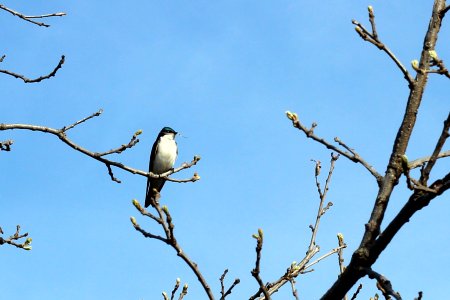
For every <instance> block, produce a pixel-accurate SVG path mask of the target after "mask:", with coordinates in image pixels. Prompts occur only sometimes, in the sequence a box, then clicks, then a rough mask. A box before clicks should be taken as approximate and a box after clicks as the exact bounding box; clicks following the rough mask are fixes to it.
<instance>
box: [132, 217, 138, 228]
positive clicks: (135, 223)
mask: <svg viewBox="0 0 450 300" xmlns="http://www.w3.org/2000/svg"><path fill="white" fill-rule="evenodd" d="M130 221H131V223H133V225H134V226H137V222H136V218H135V217H130Z"/></svg>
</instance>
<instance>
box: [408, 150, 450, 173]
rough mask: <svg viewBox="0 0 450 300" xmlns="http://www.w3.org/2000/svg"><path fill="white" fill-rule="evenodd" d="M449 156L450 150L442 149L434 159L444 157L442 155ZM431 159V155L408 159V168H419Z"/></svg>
mask: <svg viewBox="0 0 450 300" xmlns="http://www.w3.org/2000/svg"><path fill="white" fill-rule="evenodd" d="M449 156H450V150H446V151H443V152H441V153H439V154H438V155H437V157H436V159H440V158H444V157H449ZM430 159H431V156H426V157H422V158H418V159H415V160H413V161H410V162H409V163H408V168H409V169H410V170H412V169H415V168H419V167H422V166H424V165H425V163H427V162H429V161H430Z"/></svg>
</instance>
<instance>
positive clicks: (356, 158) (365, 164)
mask: <svg viewBox="0 0 450 300" xmlns="http://www.w3.org/2000/svg"><path fill="white" fill-rule="evenodd" d="M286 116H287V117H288V119H289V120H291V121H292V125H293V126H294V127H295V128H297V129H299V130H300V131H302V132H304V133H305V135H306V137H307V138H310V139H312V140H314V141H316V142H318V143H320V144H322V145H324V146H325V147H326V148H327V149H331V150H333V151H335V152H337V153H339V154H340V155H342V156H344V157H346V158H348V159H349V160H350V161H352V162H354V163H360V164H361V165H362V166H363V167H364V168H366V169H367V171H369V172H370V174H372V176H374V177H375V179H376V180H377V183H378V185H380V184H381V180H382V178H383V176H381V174H380V173H378V172H377V170H375V168H374V167H373V166H371V165H370V164H369V163H368V162H366V161H365V160H364V159H363V158H362V157H361V156H360V155H357V153H356V152H355V151H354V150H352V151H351V152H348V151H344V150H342V149H340V148H338V147H336V146H334V145H332V144H330V143H329V142H327V141H326V140H324V139H323V138H320V137H318V136H317V135H315V134H314V128H315V127H317V124H315V123H314V124H313V126H312V127H311V128H310V129H308V128H306V127H305V126H304V125H303V124H302V123H301V122H300V120H299V118H298V115H297V114H296V113H291V112H290V111H287V112H286ZM314 125H315V126H314ZM335 141H336V142H337V143H338V144H340V145H341V146H342V147H344V148H346V149H350V148H349V147H348V146H346V145H345V144H344V143H343V142H342V141H341V140H340V139H339V138H335Z"/></svg>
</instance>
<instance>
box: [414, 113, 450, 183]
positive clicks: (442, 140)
mask: <svg viewBox="0 0 450 300" xmlns="http://www.w3.org/2000/svg"><path fill="white" fill-rule="evenodd" d="M449 129H450V113H449V114H448V116H447V120H445V122H444V128H443V129H442V133H441V135H440V136H439V139H438V142H437V144H436V147H435V148H434V151H433V154H432V155H431V157H430V160H429V161H428V163H427V164H426V166H425V168H424V169H423V171H422V175H421V176H420V183H421V184H423V185H425V186H426V185H427V181H428V179H429V177H430V172H431V170H432V169H433V166H434V164H435V163H436V160H437V158H438V156H439V153H440V152H441V150H442V148H443V147H444V144H445V141H446V140H447V138H448V137H449V135H450V134H449Z"/></svg>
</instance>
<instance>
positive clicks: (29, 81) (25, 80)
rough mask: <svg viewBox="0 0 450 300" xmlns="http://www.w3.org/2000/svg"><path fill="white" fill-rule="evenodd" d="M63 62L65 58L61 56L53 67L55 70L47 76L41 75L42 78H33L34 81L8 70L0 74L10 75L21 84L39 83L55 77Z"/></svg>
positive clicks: (1, 71) (0, 71)
mask: <svg viewBox="0 0 450 300" xmlns="http://www.w3.org/2000/svg"><path fill="white" fill-rule="evenodd" d="M4 57H5V56H3V58H4ZM2 60H3V59H2ZM64 62H65V56H64V55H62V56H61V59H60V60H59V62H58V65H57V66H56V67H55V69H53V71H51V72H50V73H49V74H47V75H43V76H40V77H37V78H35V79H29V78H28V77H25V76H24V75H21V74H17V73H14V72H11V71H8V70H0V73H4V74H8V75H11V76H13V77H15V78H19V79H22V80H23V82H25V83H35V82H41V81H42V80H45V79H49V78H50V77H53V76H55V75H56V72H58V70H59V69H61V68H62V65H63V64H64Z"/></svg>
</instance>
